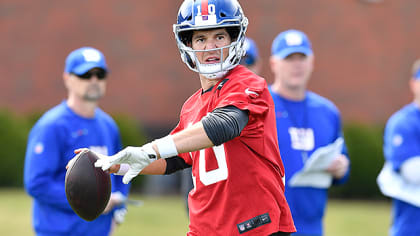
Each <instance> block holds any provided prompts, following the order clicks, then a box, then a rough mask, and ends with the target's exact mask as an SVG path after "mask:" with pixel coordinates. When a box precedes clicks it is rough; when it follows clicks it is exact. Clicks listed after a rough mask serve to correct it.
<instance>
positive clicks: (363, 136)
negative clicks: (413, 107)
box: [0, 110, 384, 198]
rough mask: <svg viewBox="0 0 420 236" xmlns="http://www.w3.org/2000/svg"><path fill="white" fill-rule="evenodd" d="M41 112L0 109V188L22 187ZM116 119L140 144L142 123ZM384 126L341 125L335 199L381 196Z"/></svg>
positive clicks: (130, 140) (135, 186) (127, 138)
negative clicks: (343, 156) (342, 175)
mask: <svg viewBox="0 0 420 236" xmlns="http://www.w3.org/2000/svg"><path fill="white" fill-rule="evenodd" d="M41 114H42V113H39V112H37V113H32V114H29V115H20V116H18V115H16V114H14V113H13V112H10V111H7V110H0V155H1V160H2V164H1V165H0V187H3V186H8V187H22V186H23V165H24V158H25V150H26V141H27V136H28V133H29V130H30V128H31V127H32V125H33V124H34V123H35V122H36V120H37V119H38V118H39V117H40V115H41ZM111 115H112V117H114V119H115V121H116V122H117V124H118V126H119V128H120V132H121V138H122V142H123V145H124V146H129V145H131V146H140V145H143V144H144V143H146V142H147V141H148V140H147V136H146V134H145V132H144V129H143V126H142V125H141V124H140V123H139V122H138V121H137V120H135V119H133V118H131V117H129V116H126V115H123V114H111ZM383 127H384V126H383V125H382V124H378V125H369V124H363V123H355V122H348V123H346V124H345V125H344V127H343V130H344V136H345V140H346V144H347V148H348V151H349V156H350V159H351V172H350V178H349V181H348V182H347V183H346V184H344V185H341V186H335V187H333V188H331V190H330V196H332V197H337V198H383V196H382V195H381V194H380V192H379V190H378V187H377V185H376V176H377V175H378V173H379V171H380V169H381V168H382V165H383V163H384V159H383V154H382V134H383ZM143 180H144V178H143V177H137V178H135V179H134V181H133V182H132V190H135V191H136V190H141V187H142V182H143Z"/></svg>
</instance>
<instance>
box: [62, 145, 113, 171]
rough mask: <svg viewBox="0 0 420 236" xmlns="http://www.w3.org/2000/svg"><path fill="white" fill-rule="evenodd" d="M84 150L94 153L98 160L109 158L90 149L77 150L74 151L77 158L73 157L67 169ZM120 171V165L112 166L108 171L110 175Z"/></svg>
mask: <svg viewBox="0 0 420 236" xmlns="http://www.w3.org/2000/svg"><path fill="white" fill-rule="evenodd" d="M83 150H88V151H90V152H93V153H94V154H95V155H96V156H97V157H98V158H107V157H108V156H106V155H103V154H100V153H97V152H94V151H92V150H89V149H88V148H79V149H76V150H74V153H75V154H76V156H75V157H73V158H72V159H71V160H70V161H69V162H68V163H67V165H66V169H68V168H69V167H70V166H71V165H72V163H73V162H74V161H75V160H76V159H77V154H79V153H81V152H82V151H83ZM119 169H120V165H113V166H111V167H110V168H109V169H108V170H107V172H108V173H110V174H112V173H117V172H118V170H119Z"/></svg>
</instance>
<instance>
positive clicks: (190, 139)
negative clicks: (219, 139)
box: [172, 122, 214, 153]
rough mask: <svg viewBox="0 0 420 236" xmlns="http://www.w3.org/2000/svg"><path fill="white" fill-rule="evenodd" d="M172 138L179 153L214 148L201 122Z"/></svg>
mask: <svg viewBox="0 0 420 236" xmlns="http://www.w3.org/2000/svg"><path fill="white" fill-rule="evenodd" d="M172 137H173V140H174V142H175V146H176V149H177V151H178V153H186V152H192V151H197V150H201V149H204V148H209V147H212V146H214V144H213V143H212V142H211V141H210V139H209V138H208V136H207V134H206V131H205V130H204V128H203V124H202V123H201V122H198V123H196V124H194V125H192V126H190V127H189V128H187V129H184V130H182V131H181V132H178V133H176V134H174V135H172Z"/></svg>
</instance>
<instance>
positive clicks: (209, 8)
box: [197, 4, 216, 16]
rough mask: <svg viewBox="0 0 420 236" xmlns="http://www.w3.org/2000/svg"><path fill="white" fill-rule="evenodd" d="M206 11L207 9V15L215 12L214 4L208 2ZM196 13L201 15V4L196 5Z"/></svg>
mask: <svg viewBox="0 0 420 236" xmlns="http://www.w3.org/2000/svg"><path fill="white" fill-rule="evenodd" d="M207 11H208V14H209V15H214V14H216V6H215V5H214V4H209V5H208V9H207ZM197 13H198V14H197V15H199V16H201V6H200V5H198V6H197Z"/></svg>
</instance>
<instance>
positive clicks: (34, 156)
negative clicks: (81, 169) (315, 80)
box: [24, 124, 72, 211]
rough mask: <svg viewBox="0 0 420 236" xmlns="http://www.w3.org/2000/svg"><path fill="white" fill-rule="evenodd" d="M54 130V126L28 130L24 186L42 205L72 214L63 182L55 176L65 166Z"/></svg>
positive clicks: (59, 138)
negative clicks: (29, 131)
mask: <svg viewBox="0 0 420 236" xmlns="http://www.w3.org/2000/svg"><path fill="white" fill-rule="evenodd" d="M58 130H59V129H58V128H57V127H55V126H54V124H50V125H42V126H41V125H38V126H35V127H34V128H33V129H32V131H31V133H30V135H29V139H28V144H27V149H26V156H25V171H24V184H25V189H26V191H27V192H28V193H29V194H30V195H31V196H33V197H34V198H35V199H37V200H38V201H40V202H42V203H43V204H48V205H51V206H53V207H55V208H59V209H63V210H68V211H72V210H71V207H70V205H69V204H68V202H67V198H66V193H65V185H64V182H63V181H62V179H61V178H58V177H57V176H56V175H57V173H60V172H61V169H64V168H65V165H66V164H65V163H63V162H65V161H63V159H62V157H61V155H60V153H61V150H60V148H61V137H60V135H59V133H58Z"/></svg>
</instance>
